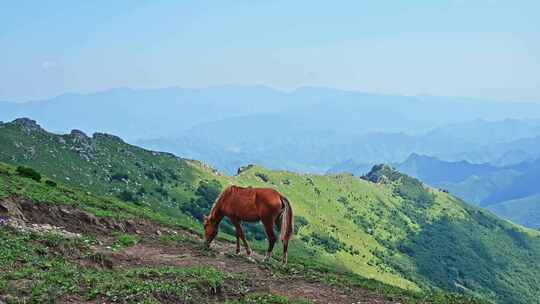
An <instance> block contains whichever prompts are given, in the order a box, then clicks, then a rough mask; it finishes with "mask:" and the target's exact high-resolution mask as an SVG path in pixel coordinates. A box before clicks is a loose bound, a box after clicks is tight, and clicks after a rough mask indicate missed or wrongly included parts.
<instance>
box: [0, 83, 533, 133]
mask: <svg viewBox="0 0 540 304" xmlns="http://www.w3.org/2000/svg"><path fill="white" fill-rule="evenodd" d="M276 113H279V114H280V115H281V116H284V117H286V118H288V119H290V120H292V121H293V122H294V123H295V126H304V127H306V128H308V127H309V128H311V129H313V130H329V131H337V132H349V133H370V132H385V133H387V132H391V133H396V132H409V133H410V132H413V133H414V132H424V131H426V130H428V129H430V128H433V127H437V126H441V125H444V124H451V123H459V122H466V121H471V120H475V119H486V120H503V119H507V118H514V119H525V118H540V104H533V103H530V104H529V103H502V102H490V101H479V100H471V99H467V98H460V97H452V98H450V97H447V98H441V97H430V96H420V97H413V96H397V95H377V94H368V93H362V92H355V91H343V90H336V89H327V88H314V87H305V88H299V89H297V90H294V91H292V92H283V91H279V90H274V89H271V88H268V87H264V86H217V87H209V88H203V89H185V88H178V87H172V88H163V89H150V90H132V89H124V88H120V89H112V90H108V91H103V92H97V93H91V94H64V95H61V96H58V97H55V98H51V99H48V100H41V101H32V102H25V103H10V102H0V120H4V121H8V120H12V119H14V118H16V117H23V116H28V117H32V118H34V119H38V120H39V121H40V122H41V124H42V125H44V126H45V127H47V128H49V129H51V130H53V131H56V132H68V131H69V130H70V129H72V128H78V129H81V130H83V131H86V132H94V131H103V132H114V133H115V134H119V135H121V136H122V137H124V138H126V139H127V140H135V139H152V138H171V137H172V138H174V137H175V136H178V135H180V133H181V132H183V131H186V130H188V129H189V128H191V127H194V126H196V125H198V124H201V123H205V122H212V121H218V120H222V119H225V118H230V117H239V116H249V115H257V114H276ZM441 113H444V115H441ZM520 130H521V129H520ZM523 132H527V131H526V130H524V131H523ZM278 135H279V134H278Z"/></svg>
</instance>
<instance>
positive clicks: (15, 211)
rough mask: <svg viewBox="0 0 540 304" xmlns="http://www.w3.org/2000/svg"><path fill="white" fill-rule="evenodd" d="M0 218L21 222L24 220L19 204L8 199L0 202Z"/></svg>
mask: <svg viewBox="0 0 540 304" xmlns="http://www.w3.org/2000/svg"><path fill="white" fill-rule="evenodd" d="M0 216H2V217H6V218H13V219H19V220H23V221H24V220H26V219H25V217H24V214H23V213H22V211H21V209H20V207H19V204H17V203H16V202H14V201H12V200H11V199H9V198H8V199H4V200H1V201H0Z"/></svg>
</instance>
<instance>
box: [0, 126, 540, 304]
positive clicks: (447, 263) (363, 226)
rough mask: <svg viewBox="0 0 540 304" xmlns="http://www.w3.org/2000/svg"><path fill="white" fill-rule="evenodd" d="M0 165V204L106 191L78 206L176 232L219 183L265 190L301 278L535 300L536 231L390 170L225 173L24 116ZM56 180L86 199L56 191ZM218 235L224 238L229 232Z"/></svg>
mask: <svg viewBox="0 0 540 304" xmlns="http://www.w3.org/2000/svg"><path fill="white" fill-rule="evenodd" d="M0 161H1V162H5V163H8V164H11V165H14V166H24V168H27V169H17V170H15V168H10V167H8V168H7V169H6V168H4V167H5V166H3V165H2V166H0V169H1V170H0V173H1V178H2V183H1V184H0V198H5V197H14V196H16V195H23V194H24V195H30V196H32V197H34V199H38V201H41V202H42V203H46V202H58V201H59V200H64V199H66V200H67V199H70V200H73V197H75V199H76V200H80V201H81V202H79V203H77V202H75V203H74V204H75V205H77V204H78V205H80V204H82V202H83V201H85V200H86V199H88V195H104V196H107V197H111V198H115V199H112V200H104V201H101V200H99V199H98V200H97V202H94V203H93V205H90V206H86V207H85V208H87V209H86V210H89V211H91V212H94V213H96V214H98V215H99V217H113V218H119V219H122V218H124V217H123V216H125V215H122V214H123V213H122V212H124V211H123V210H130V211H129V212H131V213H135V214H139V216H145V217H146V216H150V215H144V214H152V215H151V217H152V219H154V220H161V221H164V222H166V220H165V219H164V218H163V216H172V217H174V219H175V223H176V225H179V226H181V227H184V228H188V229H191V230H192V231H201V230H202V228H201V227H202V226H201V224H200V221H201V219H202V215H203V214H206V213H207V212H208V210H209V208H210V207H211V206H212V204H213V201H214V199H215V198H216V196H217V195H218V194H219V192H220V191H221V190H222V189H223V188H224V187H226V186H227V185H230V184H237V185H244V186H260V187H272V188H275V189H278V190H279V191H280V192H282V193H283V194H284V195H285V196H287V197H288V198H289V199H290V201H291V202H292V204H293V208H294V212H295V219H296V231H297V234H296V237H295V239H294V241H293V242H292V243H291V246H290V247H291V252H290V259H291V263H297V265H304V266H301V267H304V268H303V269H304V270H303V271H300V272H305V271H306V269H308V268H309V267H315V266H313V265H314V263H315V264H316V265H326V266H325V267H331V268H332V269H342V270H343V271H344V272H350V273H353V274H355V275H360V276H362V277H365V278H370V279H372V280H375V281H378V282H381V283H383V284H386V285H389V286H394V287H396V288H400V289H402V290H409V291H410V292H417V293H418V292H420V293H421V292H434V291H445V292H457V293H462V294H466V295H470V296H474V297H479V298H482V299H486V300H490V301H495V302H497V303H519V304H521V303H535V302H537V299H538V298H539V297H540V294H539V291H538V289H537V288H536V287H537V286H539V284H540V277H539V276H538V274H539V273H540V269H539V268H538V263H537V261H538V259H539V258H540V233H539V232H538V231H535V230H531V229H527V228H523V227H520V226H516V225H514V224H512V223H510V222H508V221H504V220H501V219H499V218H497V217H496V216H494V215H493V214H491V213H490V212H489V211H486V210H483V209H480V208H477V207H474V206H471V205H469V204H467V203H465V202H463V201H462V200H460V199H458V198H456V197H454V196H452V195H451V194H448V193H446V192H444V191H440V190H437V189H435V188H431V187H428V186H426V185H424V184H422V183H421V182H420V181H419V180H417V179H415V178H412V177H409V176H407V175H405V174H403V173H400V172H398V171H395V170H394V169H392V168H391V167H390V166H388V165H380V166H375V167H373V168H372V170H370V172H368V173H367V174H365V176H364V178H362V179H361V178H358V177H355V176H352V175H350V174H339V175H317V174H298V173H293V172H289V171H276V170H269V169H266V168H263V167H260V166H248V167H244V168H242V169H241V170H239V171H238V174H237V175H235V176H228V175H225V174H222V173H220V172H219V171H217V170H214V169H212V168H211V167H209V166H207V165H205V164H204V163H201V162H199V161H194V160H187V159H183V158H180V157H177V156H175V155H172V154H169V153H161V152H153V151H149V150H145V149H142V148H139V147H136V146H133V145H130V144H127V143H125V142H124V141H123V140H122V139H121V138H119V137H117V136H113V135H109V134H105V133H95V134H93V135H91V136H90V135H86V134H85V133H83V132H81V131H78V130H74V131H72V132H70V133H69V134H63V135H58V134H53V133H50V132H47V131H45V130H44V129H43V128H41V126H39V125H38V124H37V123H36V122H35V121H32V120H30V119H18V120H15V121H13V122H9V123H3V124H0ZM28 168H31V169H32V170H35V171H37V172H39V173H41V174H43V175H44V176H46V177H47V179H50V181H49V182H47V183H46V184H45V183H43V184H40V185H33V184H32V185H21V184H20V183H16V182H15V180H14V176H15V175H20V174H22V173H24V174H28V173H27V172H29V171H30V170H29V169H28ZM467 168H468V167H467ZM467 170H469V168H468V169H467ZM474 170H476V169H474ZM474 170H473V171H474ZM17 172H19V173H17ZM21 172H22V173H21ZM35 175H36V174H31V175H29V176H32V177H34V176H35ZM455 176H459V175H455ZM5 181H7V182H5ZM55 184H59V185H60V186H62V185H66V186H69V187H74V188H75V189H82V190H83V191H86V193H87V194H82V193H81V194H77V193H79V192H77V191H78V190H76V191H75V190H73V191H68V190H67V189H66V188H62V187H60V188H59V189H60V190H62V189H64V190H62V191H60V192H59V191H57V190H54V189H55V188H54V187H56V186H54V185H55ZM44 187H45V188H46V187H49V188H46V189H49V190H43V189H45V188H44ZM51 187H52V188H51ZM50 189H52V190H50ZM53 190H54V191H53ZM83 193H84V192H83ZM76 195H77V196H76ZM79 195H80V196H82V197H83V198H81V199H79V198H78V197H79ZM85 195H86V196H85ZM116 200H119V201H122V202H123V203H122V205H121V207H120V206H119V205H118V203H115V202H116ZM107 202H109V203H107ZM107 204H110V206H109V207H106V206H107ZM103 207H106V208H107V210H102V208H103ZM152 212H154V213H152ZM156 212H157V213H156ZM246 229H247V230H248V231H249V233H248V234H249V237H250V239H251V240H252V242H253V243H254V244H255V245H254V246H255V247H256V248H261V250H264V249H262V248H264V247H263V245H261V243H259V241H258V240H262V239H263V238H264V237H262V238H261V234H260V232H261V227H260V226H259V225H248V226H247V227H246ZM222 231H223V232H224V234H223V235H222V237H224V238H225V239H227V238H228V239H230V240H232V238H231V234H232V233H233V230H231V227H230V224H227V223H224V225H223V226H222ZM126 242H127V241H126ZM257 244H258V245H257ZM262 244H264V243H262ZM306 263H308V264H306ZM308 265H310V266H308ZM44 267H45V266H44ZM48 267H49V268H51V267H52V269H56V268H54V267H56V266H54V267H53V266H48ZM306 267H307V268H306ZM317 267H320V266H317ZM325 272H326V271H325ZM55 273H56V272H55ZM144 277H146V276H144ZM2 280H4V277H3V276H2V277H0V282H4V281H2ZM98 281H99V280H98ZM113 281H114V280H113ZM92 282H95V281H92ZM6 284H7V283H6ZM2 286H4V285H2V284H0V289H1V288H3V287H2ZM441 301H442V300H441ZM411 303H412V302H411ZM440 303H447V302H440Z"/></svg>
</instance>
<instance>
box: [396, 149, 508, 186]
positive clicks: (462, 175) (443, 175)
mask: <svg viewBox="0 0 540 304" xmlns="http://www.w3.org/2000/svg"><path fill="white" fill-rule="evenodd" d="M396 169H398V170H399V171H401V172H404V173H406V174H408V175H411V176H415V177H417V178H419V179H421V180H423V181H424V182H426V183H428V184H437V183H441V182H460V181H463V180H465V179H467V178H468V177H470V176H484V175H488V174H490V173H493V172H495V171H497V170H500V169H499V168H497V167H494V166H492V165H489V164H471V163H469V162H467V161H459V162H445V161H440V160H439V159H437V158H435V157H430V156H423V155H419V154H416V153H413V154H411V155H410V156H409V157H408V158H407V159H406V160H405V161H404V162H402V163H400V164H397V165H396Z"/></svg>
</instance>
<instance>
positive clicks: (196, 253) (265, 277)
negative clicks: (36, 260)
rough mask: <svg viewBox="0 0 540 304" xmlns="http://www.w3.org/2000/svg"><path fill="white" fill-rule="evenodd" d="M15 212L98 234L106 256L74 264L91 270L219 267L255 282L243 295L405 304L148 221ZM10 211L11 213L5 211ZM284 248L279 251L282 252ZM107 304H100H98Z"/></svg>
mask: <svg viewBox="0 0 540 304" xmlns="http://www.w3.org/2000/svg"><path fill="white" fill-rule="evenodd" d="M2 205H3V206H6V207H8V206H9V208H10V210H11V211H12V213H13V215H14V216H15V217H16V221H17V223H18V224H17V225H18V226H17V227H18V229H30V230H32V231H34V232H39V231H40V230H43V231H44V232H46V231H49V230H51V229H52V230H54V231H55V232H59V233H65V234H66V235H69V236H74V235H75V236H76V235H80V234H88V235H93V236H95V237H96V239H97V244H96V245H92V247H91V250H93V251H94V253H99V255H100V256H101V257H103V258H102V259H101V260H100V261H94V260H89V259H88V258H85V257H83V256H82V255H81V256H76V255H74V256H70V257H69V259H71V260H73V261H74V262H76V263H79V264H81V265H83V266H85V267H103V268H110V269H118V270H120V269H129V268H134V267H141V266H147V267H152V266H198V265H205V266H213V267H215V268H217V269H219V270H222V271H224V272H229V273H241V274H244V275H245V276H246V277H247V278H248V279H249V280H248V282H249V284H248V288H249V289H248V290H243V291H241V292H243V293H248V292H259V293H272V294H278V295H282V296H285V297H287V298H290V299H308V300H310V301H311V302H313V303H336V304H341V303H343V304H351V303H399V302H393V301H388V300H385V299H384V298H383V297H382V296H380V295H377V294H375V293H374V292H371V291H367V290H364V289H361V288H351V289H343V288H338V287H334V286H331V285H328V284H324V283H322V282H314V281H308V280H306V279H304V278H301V277H298V276H287V275H283V274H278V273H276V272H275V271H274V270H272V269H271V268H270V267H268V266H267V265H265V264H264V263H261V262H260V261H261V260H262V258H263V256H262V255H260V254H257V253H253V254H252V257H250V258H247V257H246V256H245V251H242V254H241V255H236V254H235V249H236V248H235V247H236V245H235V244H231V243H227V242H220V241H216V242H214V243H213V245H212V250H211V251H208V250H207V249H206V248H204V246H201V243H200V242H201V239H200V237H199V236H198V235H195V234H193V233H190V232H188V231H185V230H180V229H171V228H168V227H163V226H160V225H156V224H154V223H152V222H150V221H148V220H113V219H110V218H98V217H96V216H94V215H92V214H90V213H88V212H85V211H82V210H80V209H76V208H73V207H71V206H65V205H52V204H35V203H33V202H31V201H28V200H25V199H20V198H10V199H7V200H4V201H2V202H0V206H2ZM5 209H7V208H5ZM119 231H120V232H126V233H131V234H136V235H137V236H138V237H139V239H140V241H139V242H138V243H137V244H136V245H134V246H131V247H128V248H123V249H118V250H111V244H112V243H113V242H114V240H115V238H114V236H113V234H114V233H115V232H119ZM163 235H174V236H183V237H185V238H186V239H191V240H195V241H194V242H193V241H192V242H189V241H186V242H165V241H163V240H162V239H161V236H163ZM278 249H279V246H278V247H276V250H278ZM239 296H241V295H240V294H237V295H235V294H219V292H218V296H217V297H216V299H215V303H220V302H221V301H222V299H223V298H236V297H239ZM61 302H65V303H73V302H79V303H80V302H84V301H81V299H76V298H73V297H66V298H65V299H62V300H61ZM97 302H99V303H102V301H96V303H97Z"/></svg>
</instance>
